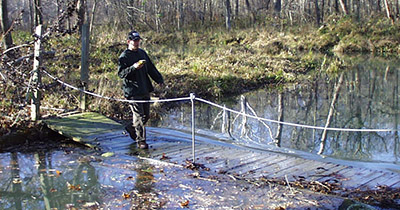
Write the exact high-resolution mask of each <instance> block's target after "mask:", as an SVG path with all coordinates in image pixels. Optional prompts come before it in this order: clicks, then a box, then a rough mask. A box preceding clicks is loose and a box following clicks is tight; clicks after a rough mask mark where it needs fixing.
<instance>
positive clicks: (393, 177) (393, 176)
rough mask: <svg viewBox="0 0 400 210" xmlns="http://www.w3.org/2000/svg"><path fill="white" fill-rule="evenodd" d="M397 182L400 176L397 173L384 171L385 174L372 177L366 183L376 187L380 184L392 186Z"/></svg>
mask: <svg viewBox="0 0 400 210" xmlns="http://www.w3.org/2000/svg"><path fill="white" fill-rule="evenodd" d="M397 182H400V176H399V174H397V173H389V172H386V173H385V176H382V177H378V178H377V179H374V180H372V181H370V182H369V183H368V185H369V186H370V187H376V186H380V185H384V186H392V185H394V184H396V183H397Z"/></svg>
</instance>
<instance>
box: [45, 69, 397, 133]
mask: <svg viewBox="0 0 400 210" xmlns="http://www.w3.org/2000/svg"><path fill="white" fill-rule="evenodd" d="M43 72H44V73H46V74H47V75H48V76H49V77H50V78H52V79H54V80H56V81H57V82H59V83H61V84H62V85H64V86H67V87H69V88H71V89H74V90H78V91H81V92H83V93H86V94H88V95H92V96H95V97H98V98H103V99H106V100H114V101H120V102H127V103H155V102H173V101H186V100H193V99H194V100H197V101H200V102H203V103H206V104H209V105H211V106H215V107H217V108H220V109H224V110H227V111H230V112H233V113H236V114H239V115H243V116H247V117H250V118H253V119H257V120H261V121H267V122H272V123H278V124H282V125H288V126H293V127H302V128H311V129H319V130H329V131H352V132H392V131H396V130H395V129H357V128H326V127H321V126H312V125H303V124H297V123H290V122H282V121H278V120H271V119H266V118H261V117H257V116H253V115H249V114H246V113H243V112H239V111H236V110H233V109H229V108H226V107H224V106H221V105H219V104H216V103H213V102H211V101H207V100H205V99H202V98H197V97H195V96H194V94H193V96H192V95H191V96H189V97H182V98H173V99H157V100H128V99H118V98H112V97H108V96H102V95H99V94H96V93H92V92H89V91H85V90H82V89H80V88H77V87H75V86H72V85H70V84H68V83H65V82H63V81H61V80H59V79H57V78H56V77H54V76H52V75H51V74H49V73H48V72H46V71H45V70H43Z"/></svg>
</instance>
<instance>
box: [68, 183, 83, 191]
mask: <svg viewBox="0 0 400 210" xmlns="http://www.w3.org/2000/svg"><path fill="white" fill-rule="evenodd" d="M67 187H68V189H69V190H76V191H80V190H82V188H81V185H79V184H77V185H72V184H70V183H69V182H67Z"/></svg>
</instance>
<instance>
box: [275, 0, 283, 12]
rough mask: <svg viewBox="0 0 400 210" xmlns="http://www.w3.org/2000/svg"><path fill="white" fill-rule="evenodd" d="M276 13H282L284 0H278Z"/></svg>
mask: <svg viewBox="0 0 400 210" xmlns="http://www.w3.org/2000/svg"><path fill="white" fill-rule="evenodd" d="M274 10H275V13H277V14H280V13H281V10H282V0H276V2H275V6H274Z"/></svg>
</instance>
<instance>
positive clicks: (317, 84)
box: [163, 58, 400, 165]
mask: <svg viewBox="0 0 400 210" xmlns="http://www.w3.org/2000/svg"><path fill="white" fill-rule="evenodd" d="M350 63H351V66H350V67H349V69H347V70H346V71H344V72H343V73H338V74H337V75H322V76H320V77H318V78H316V79H315V80H313V81H307V82H304V81H302V82H299V83H298V84H290V85H287V86H286V87H284V88H283V90H265V89H263V90H258V91H255V92H250V93H247V94H244V96H245V98H246V100H247V103H248V105H249V106H248V107H247V108H246V113H247V114H251V115H254V114H256V115H257V116H258V117H261V118H265V119H270V120H280V121H284V122H290V123H296V124H300V125H310V126H317V127H322V128H323V127H325V126H326V125H328V127H332V128H355V129H393V131H389V132H376V131H372V132H362V131H357V132H350V131H327V132H326V137H324V135H325V134H324V130H323V129H322V130H321V129H310V128H305V127H296V126H289V125H283V126H282V127H279V126H278V124H277V123H271V122H267V121H260V120H256V119H251V118H244V117H242V116H237V114H234V113H231V114H230V116H228V117H226V118H225V123H223V122H224V120H223V119H224V117H223V115H224V114H223V112H222V111H221V109H220V108H215V107H212V106H209V105H206V104H203V103H196V128H197V129H202V130H204V131H205V132H207V131H210V130H211V131H213V132H219V133H220V132H224V133H225V136H226V137H228V138H230V139H231V140H233V142H234V143H239V144H246V145H248V146H252V147H257V148H266V149H272V150H274V149H278V147H277V146H276V145H277V144H279V145H280V146H281V148H291V149H294V150H301V151H305V152H309V153H312V154H317V153H318V152H322V153H321V154H323V155H326V156H331V157H334V158H339V159H345V160H356V161H369V162H379V163H382V162H385V163H391V164H393V163H394V164H397V165H399V164H400V163H399V158H400V144H399V132H398V131H394V130H398V129H399V128H400V126H399V123H400V122H399V120H400V106H399V83H400V78H399V75H400V67H399V64H400V61H399V60H380V59H374V58H355V59H353V60H351V61H350ZM341 77H342V78H341ZM214 102H217V103H218V104H224V105H226V107H227V108H231V109H233V110H237V111H240V110H242V108H241V98H240V97H234V98H229V99H224V100H222V101H214ZM331 107H333V109H331ZM330 109H331V110H330ZM190 116H191V108H190V106H189V105H188V106H183V107H181V108H179V109H176V110H174V111H172V112H171V113H168V114H167V115H165V116H164V117H163V119H164V122H163V126H172V127H175V128H176V127H178V128H181V129H185V130H190V125H191V124H190V123H191V119H190ZM225 116H226V115H225ZM327 122H328V123H327ZM224 128H225V129H224ZM323 139H324V140H323ZM323 141H325V144H324V145H321V142H323ZM321 148H322V150H321Z"/></svg>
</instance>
